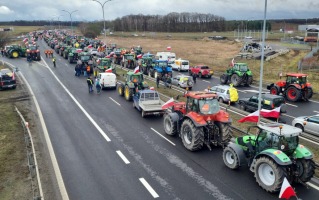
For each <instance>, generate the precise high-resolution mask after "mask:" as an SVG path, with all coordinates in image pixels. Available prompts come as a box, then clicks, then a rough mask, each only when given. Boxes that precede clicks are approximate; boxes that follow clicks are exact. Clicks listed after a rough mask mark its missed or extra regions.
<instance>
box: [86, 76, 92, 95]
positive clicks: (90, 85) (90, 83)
mask: <svg viewBox="0 0 319 200" xmlns="http://www.w3.org/2000/svg"><path fill="white" fill-rule="evenodd" d="M86 82H87V84H88V88H89V93H91V92H93V85H94V81H93V80H92V78H91V77H90V76H89V77H88V78H87V79H86Z"/></svg>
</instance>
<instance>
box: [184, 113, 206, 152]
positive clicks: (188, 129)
mask: <svg viewBox="0 0 319 200" xmlns="http://www.w3.org/2000/svg"><path fill="white" fill-rule="evenodd" d="M181 138H182V142H183V144H184V147H185V148H186V149H188V150H190V151H196V150H199V149H201V148H202V147H203V144H204V131H203V128H202V127H195V125H194V124H193V122H192V121H191V120H190V119H186V120H185V121H184V122H183V123H182V127H181Z"/></svg>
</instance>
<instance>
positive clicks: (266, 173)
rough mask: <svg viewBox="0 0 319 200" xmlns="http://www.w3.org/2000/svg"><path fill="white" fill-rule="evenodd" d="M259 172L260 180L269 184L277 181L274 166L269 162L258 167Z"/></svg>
mask: <svg viewBox="0 0 319 200" xmlns="http://www.w3.org/2000/svg"><path fill="white" fill-rule="evenodd" d="M258 174H259V178H260V180H261V181H262V182H263V183H264V184H265V185H267V186H271V185H273V184H274V183H275V180H276V176H275V173H274V171H273V169H272V167H271V166H270V165H269V164H267V163H262V164H261V165H260V166H259V168H258Z"/></svg>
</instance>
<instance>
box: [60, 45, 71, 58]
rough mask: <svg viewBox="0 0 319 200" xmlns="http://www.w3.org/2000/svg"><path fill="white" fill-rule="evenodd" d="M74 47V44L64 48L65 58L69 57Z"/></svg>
mask: <svg viewBox="0 0 319 200" xmlns="http://www.w3.org/2000/svg"><path fill="white" fill-rule="evenodd" d="M72 48H73V47H72V46H69V45H68V46H66V47H65V49H64V50H63V54H62V56H63V58H64V59H68V57H69V53H70V52H71V49H72Z"/></svg>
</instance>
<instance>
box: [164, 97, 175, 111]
mask: <svg viewBox="0 0 319 200" xmlns="http://www.w3.org/2000/svg"><path fill="white" fill-rule="evenodd" d="M173 105H174V99H173V98H171V99H170V100H168V101H167V102H166V103H164V104H163V105H162V109H163V110H164V109H167V108H169V107H171V106H173Z"/></svg>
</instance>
